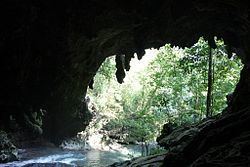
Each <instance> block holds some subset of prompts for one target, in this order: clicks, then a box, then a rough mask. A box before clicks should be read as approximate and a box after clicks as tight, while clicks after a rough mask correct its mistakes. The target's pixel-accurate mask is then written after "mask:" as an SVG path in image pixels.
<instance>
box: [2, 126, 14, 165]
mask: <svg viewBox="0 0 250 167" xmlns="http://www.w3.org/2000/svg"><path fill="white" fill-rule="evenodd" d="M0 151H1V152H0V163H5V162H8V161H15V160H18V156H17V153H18V150H17V148H16V146H14V144H13V143H12V142H11V140H10V139H9V138H8V135H7V133H5V132H4V131H1V130H0Z"/></svg>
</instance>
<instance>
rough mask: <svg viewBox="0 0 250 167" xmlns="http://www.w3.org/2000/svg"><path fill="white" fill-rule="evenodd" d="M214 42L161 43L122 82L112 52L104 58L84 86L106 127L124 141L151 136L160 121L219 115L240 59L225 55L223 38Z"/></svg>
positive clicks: (236, 76) (236, 77)
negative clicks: (90, 82) (90, 84)
mask: <svg viewBox="0 0 250 167" xmlns="http://www.w3.org/2000/svg"><path fill="white" fill-rule="evenodd" d="M215 41H216V48H215V49H212V48H210V46H209V45H208V42H207V41H205V40H204V39H203V38H200V39H199V41H198V42H197V43H196V44H194V45H193V46H192V47H190V48H179V47H171V46H170V45H169V44H166V45H165V46H163V47H161V48H160V49H159V51H158V53H157V55H156V56H153V57H151V58H150V61H148V63H146V65H145V67H143V68H142V69H141V70H134V71H133V70H131V71H129V72H126V78H125V82H124V83H123V84H118V83H117V81H116V79H115V71H116V68H115V60H114V57H109V58H107V59H106V61H105V62H104V63H103V65H102V66H101V68H100V69H99V71H98V73H97V74H96V76H95V79H94V80H95V82H94V89H93V90H89V96H90V98H91V100H92V101H93V102H94V103H95V105H96V108H97V110H98V112H100V114H102V115H105V116H106V117H107V118H108V123H107V124H106V125H105V126H106V127H108V128H110V129H119V130H120V131H119V133H124V135H125V136H126V138H127V139H129V140H137V141H152V140H154V139H155V138H156V137H157V135H158V134H159V132H160V129H161V127H162V125H163V124H165V123H174V124H176V125H183V124H191V123H196V122H199V121H201V120H202V119H204V118H205V117H211V116H213V115H216V114H219V113H220V112H221V111H222V110H223V109H224V108H225V107H226V95H227V94H229V93H231V92H233V90H234V88H235V85H236V83H237V82H238V80H239V76H240V75H239V73H240V70H241V68H242V64H241V62H240V60H239V58H237V56H236V55H235V54H234V55H233V56H232V57H231V58H228V56H227V52H226V49H225V44H224V42H223V40H215ZM210 53H211V57H210V58H212V61H211V62H210V63H211V64H210V71H209V54H210ZM142 61H143V60H142ZM139 63H140V62H139ZM142 64H143V62H142ZM132 68H137V67H133V66H132ZM209 72H210V74H209ZM209 75H210V81H209ZM208 82H210V83H209V84H210V91H211V92H210V93H209V92H208V87H209V84H208ZM208 94H210V95H209V96H210V102H209V106H208ZM207 107H210V109H209V112H210V113H207V111H208V110H207Z"/></svg>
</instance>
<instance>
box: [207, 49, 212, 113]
mask: <svg viewBox="0 0 250 167" xmlns="http://www.w3.org/2000/svg"><path fill="white" fill-rule="evenodd" d="M212 64H213V57H212V48H211V47H210V46H209V59H208V83H207V112H206V117H211V116H212V106H211V104H212V86H213V70H212Z"/></svg>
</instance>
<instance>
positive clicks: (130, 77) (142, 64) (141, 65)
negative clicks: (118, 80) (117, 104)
mask: <svg viewBox="0 0 250 167" xmlns="http://www.w3.org/2000/svg"><path fill="white" fill-rule="evenodd" d="M145 52H146V53H145V55H144V56H143V57H142V59H141V60H138V59H137V56H136V55H135V58H133V59H132V60H131V61H130V66H131V68H130V70H129V71H128V72H126V77H125V79H124V84H126V83H129V82H131V81H133V89H134V90H138V89H140V88H141V84H140V83H139V78H137V77H138V75H137V73H139V72H141V71H143V70H144V69H145V68H146V67H147V66H148V64H149V63H150V62H151V61H152V60H153V59H154V58H156V55H157V54H158V53H159V50H157V49H147V50H145Z"/></svg>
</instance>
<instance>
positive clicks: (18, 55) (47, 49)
mask: <svg viewBox="0 0 250 167" xmlns="http://www.w3.org/2000/svg"><path fill="white" fill-rule="evenodd" d="M2 4H3V5H1V6H0V8H1V10H0V12H1V15H0V18H1V20H3V23H2V24H1V26H0V54H1V61H0V68H1V70H0V72H1V76H3V78H4V79H2V81H1V82H0V90H1V96H0V97H1V99H0V107H1V112H0V114H1V115H0V128H1V129H3V130H5V131H8V130H10V129H12V128H14V129H16V132H24V131H25V132H27V133H26V137H27V138H31V137H33V136H35V137H37V136H40V135H41V134H44V135H45V136H46V138H47V139H49V140H50V141H53V142H55V143H59V142H60V141H61V140H62V139H67V138H70V137H72V136H74V135H75V134H76V133H77V132H79V131H82V130H84V129H85V127H86V126H87V125H88V124H89V122H90V120H91V117H93V115H92V116H91V113H90V112H89V111H88V108H87V103H88V100H86V99H84V97H85V95H86V91H87V87H88V85H90V87H91V85H92V84H91V83H92V81H91V79H92V78H93V76H94V75H95V74H96V72H97V70H98V68H99V67H100V65H101V63H102V62H103V61H104V60H105V58H106V57H108V56H110V55H117V58H116V62H117V71H116V72H115V73H116V76H117V79H118V82H120V83H121V82H122V81H123V79H124V76H125V71H124V70H125V69H127V68H129V66H128V63H127V62H129V61H128V60H129V59H131V57H132V56H133V55H134V53H136V54H137V56H138V58H139V59H140V58H141V57H142V56H143V54H144V53H145V52H144V50H145V49H146V48H150V47H155V48H158V47H160V46H163V45H164V44H165V43H171V44H173V45H179V46H182V47H185V46H192V45H193V44H194V43H195V42H196V41H197V39H198V38H199V37H200V36H203V37H204V39H206V40H208V43H209V45H210V46H211V48H213V49H214V48H215V41H214V39H213V37H214V36H217V37H219V38H223V39H224V42H225V44H226V46H227V47H226V50H227V52H228V57H229V58H230V57H232V56H233V54H232V53H233V52H235V53H237V55H238V56H240V58H241V60H242V63H243V64H244V66H243V68H242V70H241V72H240V79H239V82H238V84H237V85H236V88H235V89H234V92H233V93H232V94H230V95H229V96H228V104H227V107H226V108H225V110H224V112H223V113H222V114H221V115H219V116H218V117H217V118H215V119H212V120H211V119H209V120H208V122H207V121H206V122H205V124H206V126H203V125H204V124H201V125H199V126H198V129H197V128H196V130H195V129H189V128H188V129H186V130H187V131H185V132H190V133H192V132H197V131H198V132H197V133H195V135H194V137H193V138H191V139H190V138H188V139H190V140H188V141H187V142H185V143H186V145H184V146H183V145H182V146H181V147H179V146H180V145H178V143H179V142H177V146H176V145H175V146H176V148H182V149H180V150H178V149H177V150H175V149H174V150H172V152H171V150H170V152H169V153H166V154H164V157H161V158H160V159H161V163H164V165H165V166H166V165H168V166H173V167H179V166H195V167H197V166H206V165H207V164H209V165H210V166H218V164H220V165H222V166H223V165H224V166H233V165H234V166H249V164H250V162H249V150H248V149H245V148H249V126H248V123H249V120H250V119H249V118H250V114H249V113H250V112H249V101H250V85H249V83H250V78H249V73H250V72H249V70H250V67H249V66H250V63H249V62H250V59H249V53H250V52H249V48H250V47H249V43H250V40H249V39H250V35H249V32H250V31H249V27H250V26H249V19H250V17H249V15H250V14H249V11H250V10H249V4H248V2H247V1H240V2H239V1H236V0H225V1H209V2H207V1H197V0H192V1H185V2H183V1H180V0H175V1H171V0H170V1H163V0H155V1H154V2H152V1H150V0H146V1H140V0H134V1H122V2H120V1H115V0H109V1H105V2H104V1H98V0H89V1H79V0H76V1H74V2H72V3H66V2H59V3H58V2H54V1H53V2H52V1H43V0H38V1H25V2H23V3H19V1H18V0H13V1H11V2H10V1H8V2H7V1H3V3H2ZM123 55H125V57H124V56H123ZM123 58H124V59H125V64H124V65H123ZM191 61H192V60H191ZM211 64H212V63H211ZM223 66H225V65H223ZM210 69H212V68H210ZM225 70H226V69H225ZM187 71H189V69H187ZM211 71H212V70H211ZM185 72H186V71H185ZM173 75H176V74H175V73H173ZM211 79H212V78H211V76H210V83H211V81H212V80H211ZM169 83H172V82H169ZM210 90H211V87H210ZM210 92H211V91H210ZM209 96H210V95H209ZM214 96H215V95H214ZM210 97H211V96H210ZM210 99H212V98H210ZM163 102H164V100H163ZM164 103H165V102H164ZM209 104H210V105H211V104H213V101H211V100H210V102H209ZM214 104H216V103H214ZM45 111H46V113H45ZM207 113H208V114H207V115H209V116H211V115H212V114H211V113H213V112H211V110H209V112H207ZM43 114H45V119H44V121H43V124H42V126H43V128H41V117H42V115H43ZM39 115H40V116H39ZM15 121H16V122H17V123H18V124H20V125H22V127H24V128H20V127H21V126H20V127H16V126H9V125H15V124H12V123H13V122H15ZM164 128H165V131H163V132H162V134H163V135H164V136H165V137H167V138H168V139H170V140H171V139H172V138H171V135H170V136H169V129H170V130H171V127H170V128H169V126H168V125H166V126H163V129H164ZM23 130H24V131H23ZM43 130H44V131H43ZM184 130H185V129H184ZM174 132H175V133H174ZM174 132H173V133H174V134H178V133H177V131H174ZM173 133H171V134H173ZM190 133H188V134H190ZM0 134H1V138H2V139H4V141H8V140H7V139H8V135H7V134H6V133H5V132H2V131H1V133H0ZM30 134H32V135H30ZM165 137H164V140H165V139H166V138H165ZM14 138H15V137H14ZM16 138H18V139H22V140H23V141H26V140H28V139H27V138H22V137H20V136H18V137H16ZM177 138H178V137H177ZM185 141H186V140H185ZM7 143H8V144H6V143H3V144H2V143H1V144H2V145H1V149H2V148H4V149H5V147H6V146H7V149H6V153H7V155H8V156H7V158H6V154H5V152H4V154H3V156H2V155H1V158H4V160H6V161H9V160H13V159H15V158H16V156H15V153H16V152H15V151H16V149H15V147H14V146H13V145H12V144H11V143H10V142H7ZM162 143H163V146H165V147H169V144H166V143H164V142H162ZM171 144H173V143H170V145H171ZM9 148H11V149H9ZM1 153H2V150H1ZM155 158H157V157H155ZM145 162H147V161H145ZM157 162H158V161H157ZM128 163H130V162H128ZM137 166H138V165H137ZM139 166H140V165H139Z"/></svg>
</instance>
